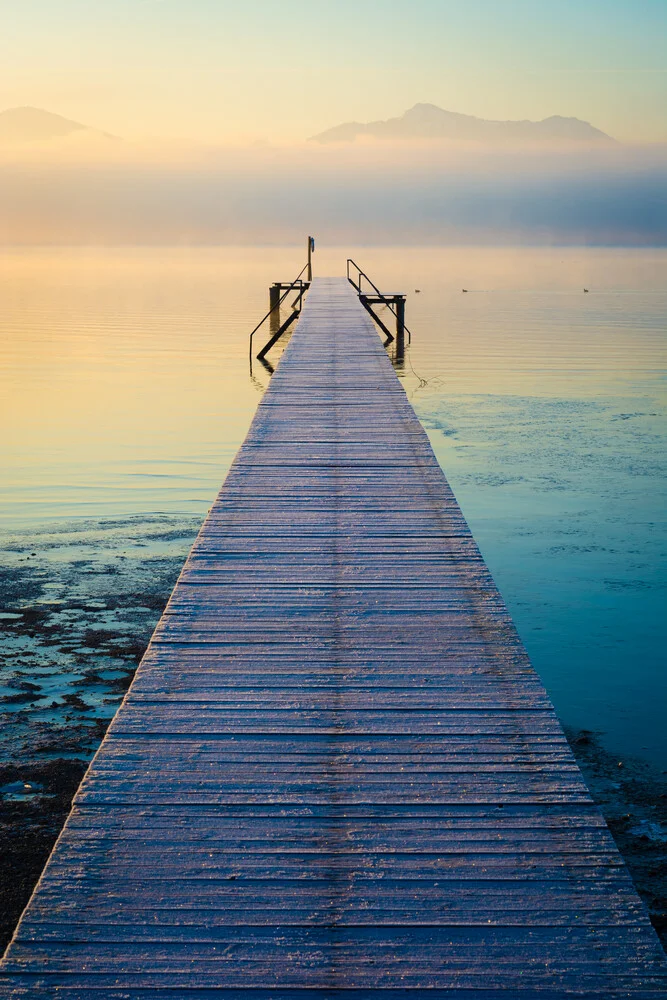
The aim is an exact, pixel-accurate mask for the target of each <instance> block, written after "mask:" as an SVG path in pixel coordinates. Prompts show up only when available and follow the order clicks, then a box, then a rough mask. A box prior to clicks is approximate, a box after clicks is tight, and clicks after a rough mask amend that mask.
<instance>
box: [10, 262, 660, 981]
mask: <svg viewBox="0 0 667 1000" xmlns="http://www.w3.org/2000/svg"><path fill="white" fill-rule="evenodd" d="M2 977H3V978H2V985H1V986H0V996H2V997H12V998H13V997H17V998H18V997H22V998H24V997H29V998H32V997H34V998H37V997H39V998H42V997H43V998H46V997H64V998H68V1000H93V998H94V1000H121V998H125V1000H128V998H129V1000H160V998H162V997H164V998H165V1000H166V998H170V1000H203V998H209V997H210V998H211V1000H213V998H214V997H215V998H216V1000H220V998H222V1000H333V998H335V1000H347V998H349V1000H374V998H377V1000H382V998H396V1000H445V998H446V1000H452V998H460V1000H565V998H568V997H569V998H574V997H577V998H588V1000H592V998H598V1000H614V998H617V1000H620V998H621V997H624V998H628V997H631V998H637V1000H639V998H643V1000H649V998H658V997H664V996H665V995H667V994H666V991H667V965H666V963H665V958H664V955H663V953H662V951H661V948H660V945H659V943H658V939H657V937H656V935H655V933H654V931H653V929H652V928H651V926H650V923H649V920H648V917H647V914H646V912H645V909H644V907H643V905H642V904H641V902H640V900H639V898H638V897H637V895H636V892H635V890H634V888H633V886H632V883H631V881H630V878H629V875H628V872H627V870H626V868H625V866H624V865H623V862H622V860H621V858H620V856H619V854H618V851H617V850H616V848H615V846H614V843H613V841H612V839H611V836H610V834H609V832H608V830H607V828H606V826H605V824H604V821H603V819H602V817H601V815H600V813H599V811H598V809H597V808H596V806H595V805H594V804H593V802H592V801H591V798H590V795H589V793H588V791H587V789H586V786H585V784H584V782H583V780H582V777H581V774H580V772H579V769H578V767H577V765H576V762H575V760H574V758H573V756H572V754H571V752H570V750H569V748H568V745H567V742H566V740H565V738H564V736H563V733H562V731H561V728H560V725H559V723H558V721H557V719H556V716H555V714H554V711H553V708H552V706H551V704H550V702H549V699H548V698H547V695H546V693H545V691H544V689H543V687H542V685H541V683H540V681H539V679H538V677H537V676H536V674H535V673H534V672H533V670H532V668H531V666H530V663H529V662H528V659H527V657H526V653H525V651H524V649H523V647H522V645H521V642H520V640H519V638H518V636H517V633H516V631H515V629H514V626H513V624H512V622H511V620H510V618H509V615H508V613H507V610H506V608H505V606H504V604H503V601H502V599H501V597H500V595H499V593H498V591H497V590H496V588H495V586H494V583H493V581H492V579H491V577H490V576H489V573H488V571H487V568H486V566H485V565H484V562H483V560H482V558H481V556H480V553H479V551H478V549H477V547H476V545H475V542H474V540H473V538H472V536H471V534H470V531H469V530H468V527H467V525H466V523H465V521H464V519H463V517H462V515H461V511H460V509H459V507H458V505H457V503H456V500H455V499H454V496H453V495H452V492H451V490H450V489H449V486H448V485H447V482H446V480H445V478H444V476H443V474H442V472H441V470H440V468H439V466H438V463H437V461H436V459H435V457H434V455H433V452H432V450H431V447H430V445H429V442H428V439H427V437H426V434H425V433H424V431H423V430H422V428H421V426H420V424H419V422H418V421H417V419H416V417H415V414H414V412H413V410H412V408H411V406H410V404H409V402H408V399H407V397H406V395H405V393H404V391H403V389H402V388H401V385H400V383H399V381H398V379H397V377H396V375H395V372H394V370H393V368H392V366H391V363H390V361H389V359H388V357H387V355H386V353H385V351H384V350H383V348H382V345H381V342H380V340H379V338H378V336H377V334H376V332H375V329H374V328H373V326H372V324H371V320H370V318H369V316H368V314H367V312H366V311H365V310H364V308H363V307H362V305H361V304H360V302H359V298H358V296H357V295H356V294H355V292H354V291H353V289H352V288H351V287H350V285H349V283H348V282H347V281H346V280H345V279H344V278H341V279H326V278H319V279H315V280H314V281H313V283H312V286H311V289H310V292H309V296H308V299H307V300H306V304H305V306H304V309H303V311H302V314H301V318H300V320H299V323H298V325H297V327H296V330H295V332H294V334H293V336H292V338H291V340H290V343H289V344H288V346H287V349H286V351H285V353H284V354H283V357H282V359H281V361H280V363H279V365H278V368H277V370H276V373H275V375H274V376H273V378H272V380H271V384H270V386H269V388H268V390H267V392H266V394H265V395H264V397H263V399H262V401H261V403H260V405H259V408H258V411H257V414H256V416H255V419H254V421H253V423H252V426H251V428H250V431H249V433H248V436H247V438H246V441H245V443H244V444H243V446H242V447H241V449H240V451H239V453H238V455H237V456H236V459H235V461H234V463H233V465H232V468H231V470H230V472H229V475H228V476H227V479H226V481H225V484H224V486H223V488H222V490H221V492H220V495H219V496H218V498H217V500H216V501H215V503H214V505H213V507H212V509H211V512H210V514H209V516H208V517H207V519H206V522H205V523H204V525H203V527H202V529H201V532H200V534H199V536H198V538H197V540H196V542H195V544H194V547H193V549H192V551H191V553H190V555H189V557H188V559H187V562H186V563H185V566H184V568H183V572H182V574H181V577H180V579H179V581H178V583H177V585H176V587H175V589H174V592H173V594H172V596H171V599H170V601H169V604H168V605H167V608H166V610H165V612H164V615H163V616H162V619H161V621H160V623H159V624H158V627H157V629H156V631H155V634H154V636H153V639H152V641H151V643H150V646H149V648H148V650H147V652H146V655H145V657H144V659H143V661H142V663H141V666H140V667H139V670H138V672H137V675H136V678H135V680H134V683H133V684H132V687H131V689H130V691H129V693H128V695H127V697H126V699H125V701H124V702H123V705H122V707H121V708H120V710H119V712H118V714H117V715H116V718H115V719H114V721H113V723H112V725H111V727H110V730H109V732H108V734H107V736H106V738H105V740H104V742H103V744H102V746H101V748H100V750H99V752H98V754H97V756H96V757H95V760H94V761H93V763H92V764H91V767H90V769H89V771H88V774H87V775H86V778H85V779H84V782H83V784H82V786H81V789H80V791H79V793H78V795H77V796H76V800H75V803H74V807H73V810H72V813H71V816H70V818H69V820H68V822H67V825H66V827H65V830H64V832H63V834H62V836H61V838H60V840H59V841H58V844H57V846H56V848H55V850H54V852H53V854H52V856H51V859H50V861H49V863H48V865H47V867H46V870H45V872H44V875H43V877H42V879H41V881H40V883H39V885H38V887H37V889H36V892H35V894H34V896H33V898H32V901H31V902H30V904H29V906H28V908H27V910H26V912H25V914H24V916H23V919H22V921H21V923H20V926H19V928H18V931H17V934H16V936H15V938H14V940H13V942H12V944H11V946H10V948H9V950H8V953H7V955H6V957H5V960H4V964H3V966H2Z"/></svg>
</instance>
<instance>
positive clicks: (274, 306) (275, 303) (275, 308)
mask: <svg viewBox="0 0 667 1000" xmlns="http://www.w3.org/2000/svg"><path fill="white" fill-rule="evenodd" d="M304 271H308V273H309V274H310V262H309V261H308V262H306V263H305V264H304V265H303V267H302V268H301V270H300V271H299V273H298V274H297V276H296V278H295V279H294V281H292V282H290V283H289V284H282V283H280V282H277V283H276V284H274V285H272V286H271V288H270V289H269V311H268V312H267V313H266V315H265V316H263V317H262V318H261V319H260V321H259V323H258V324H257V326H256V327H255V329H254V330H253V331H252V333H251V334H250V338H249V343H248V352H249V355H250V362H251V364H252V342H253V337H254V336H255V334H256V333H257V331H258V330H259V329H260V328H261V327H262V326H264V324H265V323H266V321H267V319H269V317H270V316H273V314H274V313H277V314H278V315H280V307H281V305H282V304H283V302H284V301H285V299H286V298H287V296H288V295H289V294H290V293H291V292H293V291H295V290H296V291H297V297H296V299H295V300H294V302H293V303H292V313H291V314H290V316H289V317H288V318H287V319H286V320H285V322H284V323H283V324H282V325H281V326H280V327H279V328H278V329H277V330H276V331H275V333H273V335H272V336H271V338H270V340H269V341H268V342H267V343H266V344H265V345H264V347H263V348H262V350H261V351H260V352H259V354H258V355H257V357H258V359H259V360H260V361H261V360H262V359H263V358H264V355H265V354H266V352H267V351H269V350H270V349H271V348H272V347H273V345H274V344H275V342H276V341H277V340H278V338H279V337H282V335H283V333H285V331H286V330H287V329H288V327H290V326H291V325H292V323H293V322H294V320H295V319H296V318H297V316H298V315H299V309H300V306H301V300H302V299H303V296H304V295H305V294H306V292H307V291H308V289H309V288H310V281H307V280H305V279H304V278H303V277H302V275H303V272H304Z"/></svg>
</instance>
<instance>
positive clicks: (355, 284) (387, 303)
mask: <svg viewBox="0 0 667 1000" xmlns="http://www.w3.org/2000/svg"><path fill="white" fill-rule="evenodd" d="M350 264H351V265H352V267H353V268H354V269H355V270H356V271H357V274H358V277H357V280H356V281H354V280H353V279H352V278H351V277H350ZM346 268H347V280H348V281H349V282H350V284H351V285H352V287H353V288H356V290H357V294H358V295H363V294H364V293H363V292H362V290H361V279H362V278H365V279H366V281H367V282H368V284H369V285H370V286H371V287H372V288H373V289H374V290H375V292H376V294H377V295H378V296H379V297H380V298H381V299H382V302H383V304H384V305H385V306H387V308H388V309H389V311H390V312H391V313H392V315H393V316H395V317H396V319H398V315H397V313H396V310H395V309H394V307H393V305H392V304H391V301H390V300H389V299H387V298H386V297H385V296H384V295H383V294H382V292H381V291H380V289H379V288H378V286H377V285H376V284H375V282H374V281H373V280H372V279H371V278H369V277H368V275H367V274H366V272H365V271H362V269H361V268H360V267H359V265H358V264H357V262H356V261H354V260H352V258H351V257H348V258H347V262H346ZM403 329H404V330H405V332H406V333H407V335H408V343H410V342H411V341H412V334H411V332H410V330H409V329H408V328H407V326H406V325H405V322H404V323H403Z"/></svg>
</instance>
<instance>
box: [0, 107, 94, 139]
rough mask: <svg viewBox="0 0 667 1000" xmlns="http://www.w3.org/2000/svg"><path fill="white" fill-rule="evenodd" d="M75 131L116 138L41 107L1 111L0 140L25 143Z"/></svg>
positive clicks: (54, 137) (58, 136) (53, 137)
mask: <svg viewBox="0 0 667 1000" xmlns="http://www.w3.org/2000/svg"><path fill="white" fill-rule="evenodd" d="M73 132H82V133H86V132H88V133H90V134H91V135H97V136H105V137H106V138H107V139H110V138H114V137H113V136H109V135H107V133H106V132H99V131H98V130H97V129H93V128H89V127H88V126H87V125H82V124H81V123H80V122H74V121H71V120H70V119H69V118H63V117H62V115H54V114H52V113H51V112H50V111H43V110H42V109H41V108H8V109H7V110H6V111H0V142H10V143H23V142H40V141H43V140H45V139H57V138H60V137H62V136H66V135H71V134H72V133H73Z"/></svg>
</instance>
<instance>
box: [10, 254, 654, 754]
mask: <svg viewBox="0 0 667 1000" xmlns="http://www.w3.org/2000/svg"><path fill="white" fill-rule="evenodd" d="M348 250H349V252H350V253H351V255H352V256H353V257H354V258H355V259H356V260H358V261H359V263H361V264H362V266H364V267H365V268H366V269H367V270H368V271H369V273H370V274H371V275H372V276H373V278H374V279H375V280H376V282H377V283H378V284H379V285H380V287H382V288H383V289H384V290H387V291H394V290H396V291H407V292H408V293H409V295H408V303H407V322H408V324H409V326H410V328H411V330H412V333H413V338H412V345H411V347H410V350H409V354H408V359H407V361H406V364H405V368H404V370H403V371H402V372H401V373H400V374H401V378H402V379H403V383H404V386H405V388H406V391H407V392H408V395H409V397H410V399H411V401H412V403H413V405H414V407H415V409H416V411H417V413H418V415H419V417H420V419H421V420H422V422H423V424H424V426H425V427H426V428H427V430H428V432H429V434H430V436H431V440H432V443H433V446H434V448H435V451H436V454H437V456H438V458H439V460H440V462H441V464H442V467H443V469H444V470H445V473H446V475H447V477H448V479H449V481H450V483H451V485H452V487H453V489H454V492H455V494H456V496H457V498H458V500H459V502H460V504H461V507H462V509H463V512H464V514H465V516H466V517H467V519H468V521H469V523H470V525H471V528H472V530H473V533H474V535H475V538H476V539H477V542H478V543H479V545H480V547H481V549H482V552H483V554H484V556H485V558H486V560H487V563H488V565H489V567H490V569H491V571H492V573H493V575H494V577H495V579H496V581H497V583H498V585H499V587H500V590H501V592H502V594H503V596H504V598H505V600H506V601H507V604H508V606H509V608H510V611H511V613H512V614H513V616H514V619H515V621H516V623H517V626H518V628H519V631H520V633H521V635H522V637H523V639H524V641H525V643H526V646H527V648H528V651H529V653H530V655H531V657H532V660H533V663H534V665H535V667H536V669H537V670H538V672H539V673H540V675H541V677H542V679H543V681H544V683H545V684H546V686H547V689H548V690H549V693H550V694H551V696H552V698H553V700H554V702H555V705H556V709H557V711H558V713H559V716H560V718H561V720H562V721H563V723H565V724H566V725H568V726H571V727H574V728H584V729H589V730H593V731H596V732H600V733H601V734H602V737H601V738H602V741H603V743H604V745H605V746H606V747H607V749H609V750H610V751H611V752H613V753H614V754H616V755H619V757H620V756H622V755H626V754H630V755H635V756H639V757H642V758H644V759H645V760H647V761H649V762H650V763H651V764H653V765H657V766H658V767H659V768H661V769H663V770H667V727H665V725H664V718H665V708H666V707H667V697H666V695H667V675H666V671H665V654H664V638H663V635H662V632H663V622H664V618H665V601H664V595H665V589H664V588H665V574H664V554H665V548H666V544H665V543H666V539H665V524H664V467H663V463H664V456H665V453H666V449H665V443H666V442H665V438H666V428H667V421H666V420H665V394H664V369H665V341H666V339H667V338H666V328H667V291H666V289H667V251H654V250H651V251H625V250H615V249H614V250H612V249H563V248H524V249H507V248H502V249H495V248H491V249H477V248H471V247H465V248H447V249H439V248H438V249H433V248H429V249H422V248H419V249H415V248H407V249H406V248H383V249H377V248H363V249H362V248H348ZM346 256H347V252H346V249H328V250H318V252H317V254H316V255H315V258H314V263H315V270H316V273H320V274H341V273H344V267H345V257H346ZM301 266H302V252H301V251H300V250H299V249H298V248H294V247H290V248H270V249H266V248H259V249H250V248H242V249H230V248H195V249H189V248H174V249H114V250H101V249H100V250H97V249H88V248H86V249H74V250H72V249H26V250H7V249H5V250H2V251H0V286H1V287H0V316H1V323H0V363H1V367H2V373H1V375H0V379H1V381H0V406H1V407H2V426H3V434H2V440H1V441H0V453H1V454H0V466H1V467H2V469H3V478H2V483H1V485H0V517H1V523H0V549H1V550H2V551H1V553H0V604H1V605H2V606H1V607H0V614H1V615H2V617H1V618H0V625H1V626H3V629H2V632H3V637H2V640H1V645H0V652H1V653H2V663H3V666H2V670H1V672H0V682H1V685H2V686H1V687H0V696H1V697H2V698H3V700H4V705H3V709H4V711H5V717H4V718H5V727H4V740H3V741H2V743H1V744H0V756H4V759H7V760H9V759H11V760H15V761H17V760H20V759H21V756H22V755H25V754H30V753H34V752H36V751H39V752H40V753H44V754H48V753H49V752H57V753H58V754H59V755H60V756H62V755H63V754H67V753H71V754H72V755H81V754H82V753H84V754H88V755H89V754H90V752H92V750H93V749H94V746H95V745H96V741H97V740H98V739H99V734H100V732H101V728H100V724H99V720H100V719H101V720H104V719H107V718H109V717H110V715H112V714H113V712H114V711H115V708H116V706H117V704H118V701H119V699H120V697H121V694H122V690H123V688H124V685H125V683H126V682H127V679H128V677H129V676H130V674H131V670H132V667H133V666H134V664H135V663H136V658H137V656H138V655H139V653H140V650H141V648H142V647H143V644H145V641H146V639H147V638H148V636H149V635H150V632H151V630H152V628H153V626H154V624H155V621H156V620H157V617H158V616H159V612H160V608H161V606H162V604H163V602H164V600H165V598H166V595H167V594H168V593H169V589H170V587H171V585H172V584H173V580H174V578H175V576H176V574H177V572H178V568H179V566H180V564H181V562H182V560H183V558H184V557H185V555H186V553H187V551H188V548H189V546H190V544H191V542H192V539H193V537H194V534H195V533H196V530H197V527H198V525H199V523H200V522H201V520H202V518H203V517H204V515H205V513H206V511H207V509H208V507H209V506H210V503H211V501H212V499H213V497H214V496H215V494H216V492H217V490H218V488H219V485H220V483H221V481H222V479H223V477H224V475H225V472H226V470H227V468H228V467H229V464H230V462H231V460H232V458H233V456H234V454H235V452H236V450H237V449H238V447H239V445H240V443H241V441H242V440H243V438H244V436H245V433H246V430H247V428H248V425H249V423H250V420H251V419H252V415H253V412H254V410H255V407H256V405H257V402H258V400H259V398H260V396H261V393H262V392H263V390H264V388H265V386H266V384H267V381H268V379H269V375H268V373H267V372H266V371H265V370H264V369H263V368H262V367H261V366H260V365H257V364H255V366H254V369H253V374H252V377H251V376H250V374H249V371H248V354H247V344H248V333H249V331H250V329H251V328H252V327H253V326H254V325H255V322H256V321H257V320H258V319H259V318H260V317H261V316H262V314H263V313H264V312H265V311H266V308H267V288H268V285H269V284H270V282H272V281H275V280H278V279H282V280H286V279H290V278H291V277H293V276H294V275H295V274H296V273H297V272H298V271H299V270H300V268H301ZM463 288H466V289H467V290H468V291H467V292H466V293H464V292H462V289H463ZM584 288H588V289H589V292H588V293H587V294H586V293H584V292H583V289H584ZM415 289H420V291H419V293H416V292H415ZM277 353H279V352H277ZM350 364H351V365H353V364H354V359H353V358H351V359H350ZM424 382H425V383H426V384H424ZM405 516H406V518H409V516H410V512H409V510H406V512H405ZM64 740H65V742H66V740H70V742H69V743H68V744H67V745H64V742H63V741H64Z"/></svg>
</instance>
